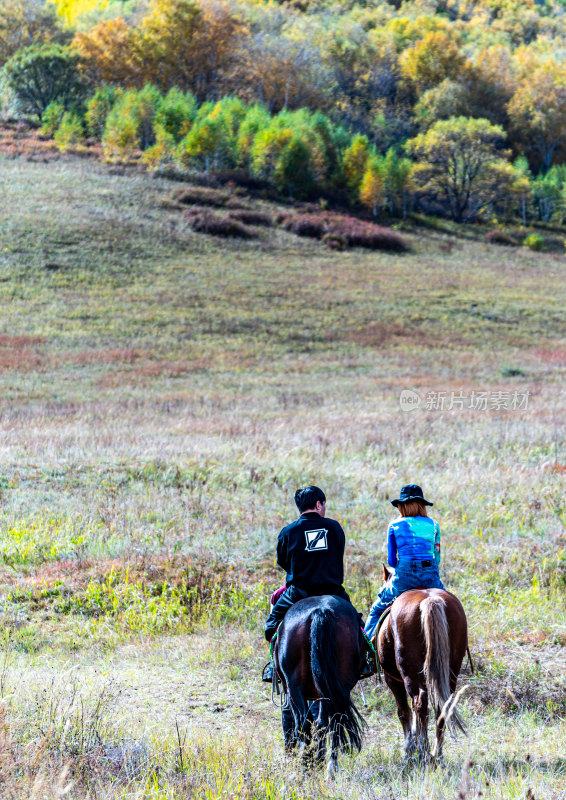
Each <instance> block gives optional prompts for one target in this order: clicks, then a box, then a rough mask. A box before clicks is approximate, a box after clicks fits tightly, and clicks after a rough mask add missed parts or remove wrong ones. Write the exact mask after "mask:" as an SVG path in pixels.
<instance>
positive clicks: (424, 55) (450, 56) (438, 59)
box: [400, 31, 466, 94]
mask: <svg viewBox="0 0 566 800" xmlns="http://www.w3.org/2000/svg"><path fill="white" fill-rule="evenodd" d="M465 63H466V59H465V57H464V55H463V54H462V53H461V52H460V49H459V47H458V45H457V43H456V42H455V41H454V39H453V38H452V37H451V36H450V35H449V34H447V33H445V32H444V31H431V32H430V33H427V34H426V35H425V36H424V37H423V38H422V39H420V40H419V41H418V42H416V44H415V45H414V46H413V47H409V48H408V49H407V50H405V52H404V53H403V54H402V56H401V58H400V67H401V74H402V76H403V77H404V78H406V79H407V80H410V81H411V82H412V84H413V86H414V87H415V89H416V92H417V94H421V93H422V92H425V91H426V90H427V89H431V88H432V87H433V86H437V85H438V84H439V83H442V81H443V80H445V79H446V78H452V79H457V78H458V76H459V75H460V73H461V72H462V70H463V68H464V65H465Z"/></svg>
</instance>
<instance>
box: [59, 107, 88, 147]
mask: <svg viewBox="0 0 566 800" xmlns="http://www.w3.org/2000/svg"><path fill="white" fill-rule="evenodd" d="M53 138H54V139H55V143H56V145H57V147H58V148H59V150H62V151H63V152H65V151H66V150H68V149H69V147H72V146H73V145H74V144H78V143H79V142H81V141H82V139H83V124H82V122H81V118H80V117H79V115H78V114H76V113H75V112H73V111H67V112H65V114H63V118H62V120H61V124H60V125H59V127H58V128H57V130H56V131H55V135H54V137H53Z"/></svg>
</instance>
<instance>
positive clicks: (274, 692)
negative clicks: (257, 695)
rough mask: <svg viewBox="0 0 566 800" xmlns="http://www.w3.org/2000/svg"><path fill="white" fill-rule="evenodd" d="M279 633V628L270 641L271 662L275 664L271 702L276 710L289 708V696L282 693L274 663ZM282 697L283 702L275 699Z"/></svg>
mask: <svg viewBox="0 0 566 800" xmlns="http://www.w3.org/2000/svg"><path fill="white" fill-rule="evenodd" d="M278 633H279V628H277V630H276V631H275V633H274V635H273V637H272V638H271V639H270V641H269V654H270V656H271V662H272V664H273V678H272V679H271V702H272V704H273V705H274V706H275V708H282V709H285V708H289V698H288V697H287V694H286V693H285V692H283V691H281V689H280V688H279V687H280V684H281V681H280V680H279V676H278V675H277V670H276V669H275V663H274V662H273V650H274V649H275V640H276V639H277V634H278ZM279 696H281V702H280V703H278V702H277V700H276V699H275V698H276V697H279Z"/></svg>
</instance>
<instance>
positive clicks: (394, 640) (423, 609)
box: [376, 565, 468, 760]
mask: <svg viewBox="0 0 566 800" xmlns="http://www.w3.org/2000/svg"><path fill="white" fill-rule="evenodd" d="M383 571H384V579H385V580H389V579H390V578H391V575H392V573H391V572H389V570H388V569H387V567H385V565H384V566H383ZM376 644H377V648H376V649H377V653H378V656H379V660H380V662H381V666H382V668H383V673H384V677H385V682H386V683H387V685H388V686H389V688H390V689H391V691H392V692H393V695H394V697H395V700H396V701H397V713H398V715H399V719H400V720H401V725H402V726H403V733H404V734H405V757H406V758H412V757H415V756H416V757H417V758H418V759H421V760H428V759H429V757H430V748H429V742H428V710H429V704H430V705H431V706H432V708H433V709H434V713H435V717H436V747H435V750H434V753H433V757H434V758H437V759H440V758H441V756H442V744H443V741H444V734H445V729H446V727H448V729H449V730H450V731H451V732H453V733H455V732H456V730H458V729H459V730H461V731H465V728H464V724H463V722H462V720H461V719H460V717H459V715H458V713H457V711H456V708H455V705H456V702H457V699H458V698H457V696H454V692H455V691H456V681H457V679H458V674H459V672H460V668H461V666H462V661H463V659H464V656H465V655H466V651H467V649H468V625H467V621H466V614H465V613H464V609H463V608H462V604H461V603H460V601H459V600H458V598H457V597H455V596H454V595H453V594H450V593H449V592H445V591H443V590H442V589H412V590H410V591H407V592H404V593H403V594H402V595H400V596H399V597H397V599H396V600H395V602H394V603H393V606H392V607H391V612H390V614H389V616H388V617H387V618H386V619H385V621H384V622H383V625H382V626H381V628H380V629H379V631H378V633H377V641H376ZM408 698H410V700H411V704H412V713H411V709H410V708H409V703H408Z"/></svg>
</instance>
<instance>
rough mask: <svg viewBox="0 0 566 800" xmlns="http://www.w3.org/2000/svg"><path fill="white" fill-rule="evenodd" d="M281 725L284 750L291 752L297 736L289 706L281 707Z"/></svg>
mask: <svg viewBox="0 0 566 800" xmlns="http://www.w3.org/2000/svg"><path fill="white" fill-rule="evenodd" d="M281 725H282V727H283V737H284V739H285V752H286V753H291V752H292V751H293V750H294V749H295V747H296V746H297V736H296V733H295V718H294V716H293V712H292V711H291V709H290V708H289V707H287V708H282V709H281Z"/></svg>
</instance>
